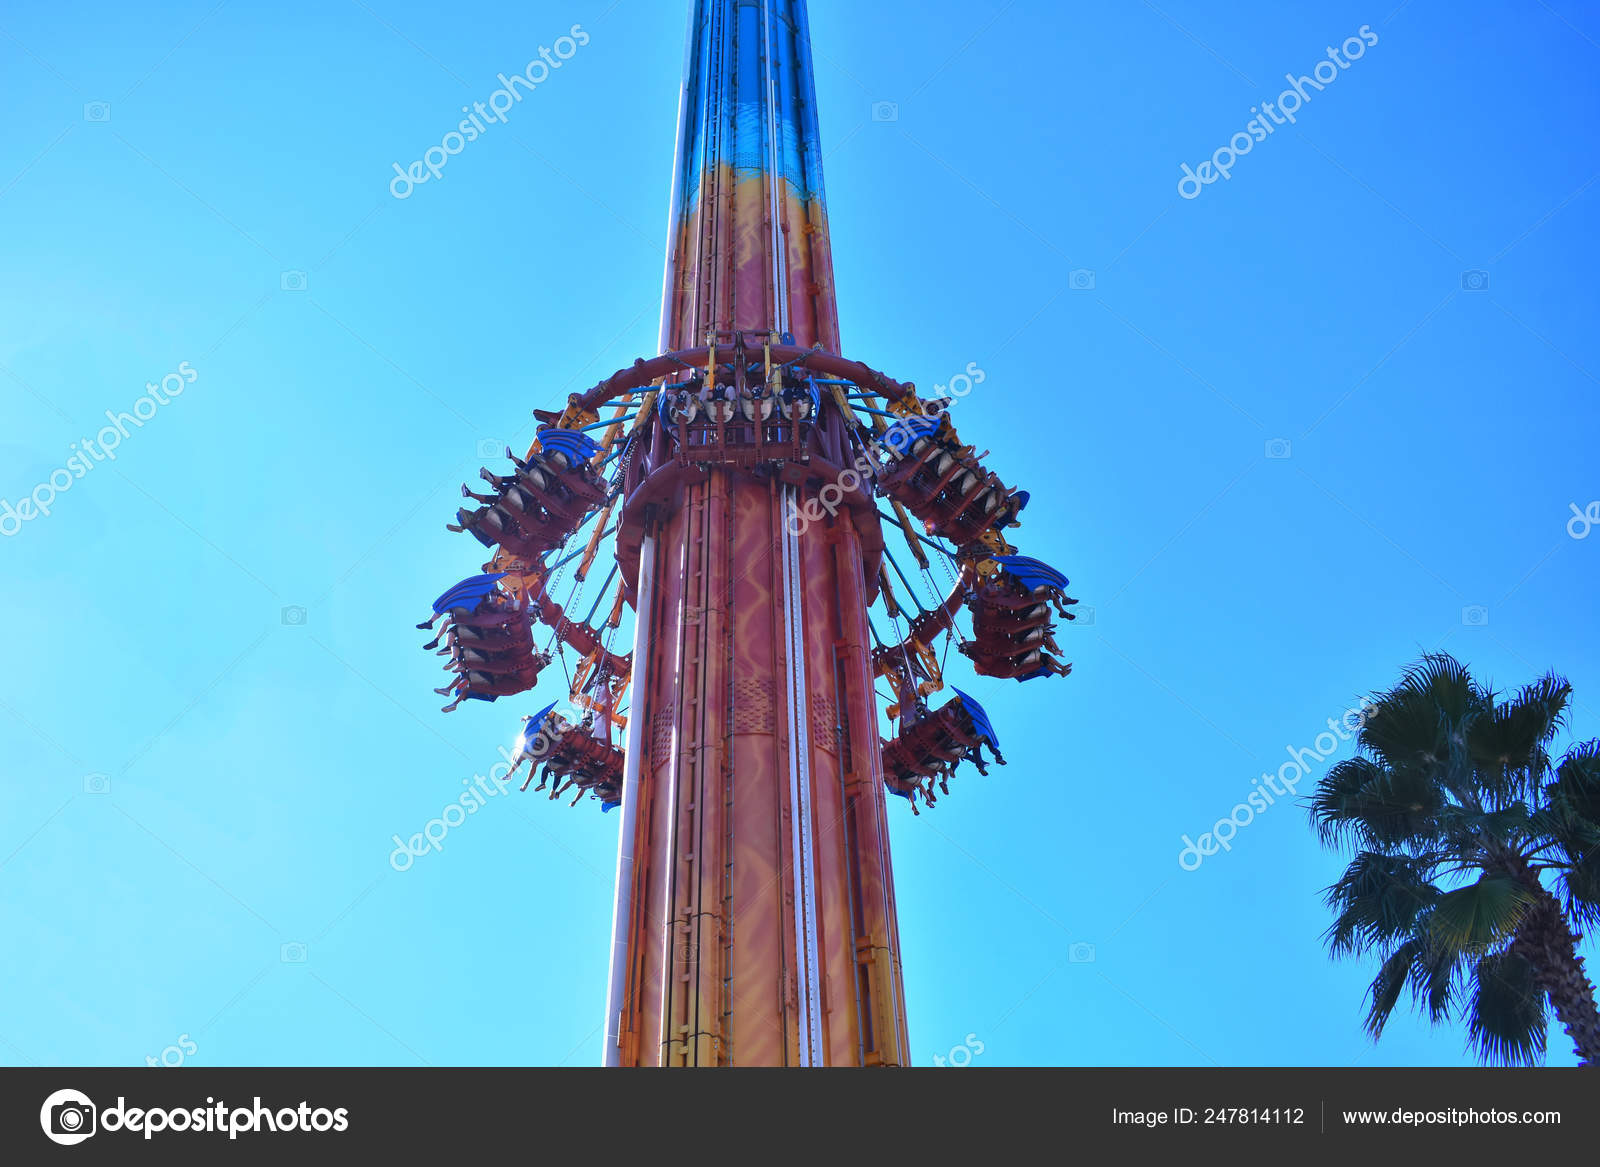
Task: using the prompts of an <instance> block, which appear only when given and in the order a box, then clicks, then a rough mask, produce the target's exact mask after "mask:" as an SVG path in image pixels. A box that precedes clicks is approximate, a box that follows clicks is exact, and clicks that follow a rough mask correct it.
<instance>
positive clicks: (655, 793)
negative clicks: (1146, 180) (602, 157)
mask: <svg viewBox="0 0 1600 1167" xmlns="http://www.w3.org/2000/svg"><path fill="white" fill-rule="evenodd" d="M660 348H661V354H662V355H660V356H657V357H654V358H651V359H648V360H640V361H636V362H635V363H634V364H633V366H631V367H629V368H626V369H622V370H619V371H618V372H617V373H615V374H613V375H612V376H611V377H609V378H607V379H606V380H605V381H602V382H601V383H600V384H598V385H596V386H595V387H594V388H593V389H591V390H589V391H588V392H587V393H582V394H573V395H572V397H571V398H570V399H569V400H568V402H567V403H566V406H565V408H564V409H563V410H562V411H560V412H559V413H558V412H543V411H536V413H537V415H538V416H539V418H540V420H541V422H542V425H541V428H540V431H539V434H538V436H537V438H536V439H535V441H534V443H533V445H532V448H531V449H530V450H529V451H528V452H527V455H526V456H525V457H517V456H516V455H515V454H514V453H513V452H512V451H509V450H508V451H507V454H508V456H509V457H510V459H511V470H512V472H511V473H509V474H496V473H491V472H490V471H488V470H485V471H483V475H482V476H483V478H484V479H485V480H486V481H487V482H488V483H489V486H490V489H489V490H488V491H487V492H486V493H482V494H479V493H474V492H472V491H469V490H468V489H467V488H466V487H463V488H462V491H463V494H465V495H467V496H468V497H469V498H471V499H473V500H474V501H475V502H477V503H479V504H481V505H479V506H477V507H476V508H475V509H467V508H464V509H462V510H461V511H460V512H458V516H457V523H456V524H454V525H453V529H458V530H465V531H468V532H470V533H472V534H473V535H474V536H476V537H477V539H478V540H479V541H480V542H482V543H483V544H484V545H486V546H489V547H492V548H494V556H493V558H492V560H491V561H490V562H489V563H488V564H486V565H485V572H484V574H482V575H479V576H474V577H472V578H470V579H467V580H464V581H462V582H461V583H460V584H457V585H456V586H455V587H453V588H452V589H450V591H448V592H446V593H445V594H444V595H443V596H441V597H440V598H439V600H438V601H437V602H436V603H435V604H434V617H433V620H430V621H429V622H428V624H427V625H424V626H429V625H432V624H433V623H434V622H435V621H438V620H440V619H442V620H443V624H442V626H441V628H440V631H439V636H438V637H437V638H436V639H435V640H434V641H432V642H430V645H429V647H435V648H438V649H439V653H440V655H441V656H446V657H448V658H449V659H448V660H447V661H446V663H445V667H446V668H447V669H449V670H450V671H451V672H452V673H453V674H454V679H453V680H452V682H451V683H450V684H448V685H446V686H445V687H444V688H443V689H441V690H440V692H441V693H444V694H447V695H450V696H452V697H453V698H454V700H453V701H452V703H451V705H450V706H447V708H453V707H454V706H455V705H456V704H458V703H459V702H460V701H461V700H464V699H477V700H489V701H492V700H495V699H496V698H497V697H501V696H509V695H512V694H515V693H519V692H523V691H526V690H529V689H531V688H533V687H534V686H535V684H536V683H537V682H538V680H539V676H540V674H541V671H542V670H543V669H544V668H545V666H547V665H548V664H549V663H550V662H551V661H552V660H553V659H555V657H556V656H557V655H561V654H565V653H566V651H567V650H568V649H570V650H572V652H573V653H574V654H575V656H576V660H575V667H574V669H573V672H572V676H571V685H570V693H569V695H568V696H569V699H570V701H571V703H572V709H570V710H569V712H571V713H572V714H573V716H572V717H570V718H569V717H567V716H564V715H562V714H560V713H557V712H556V710H555V706H554V705H551V706H550V707H548V708H546V709H544V710H542V711H541V712H540V713H538V714H535V715H534V716H532V717H530V718H527V719H526V722H525V726H524V728H523V730H522V733H521V735H520V737H519V740H518V746H517V751H516V754H515V758H516V760H517V762H518V763H519V764H520V762H521V761H522V760H524V759H526V760H528V761H529V763H530V770H529V774H528V778H529V780H530V781H531V780H532V778H533V776H534V770H535V769H537V768H538V767H540V766H541V765H542V766H543V773H544V776H545V782H551V781H553V783H554V788H553V789H552V792H551V797H552V798H553V797H555V796H556V795H557V794H558V793H562V792H565V791H566V790H569V789H576V791H577V794H578V797H579V798H582V797H583V795H584V794H585V793H586V792H587V793H591V794H593V795H594V796H595V797H596V798H598V799H599V800H600V802H601V804H602V807H603V808H604V809H608V810H609V809H613V808H618V807H620V823H619V835H620V839H619V846H618V857H617V891H616V906H615V914H614V919H613V939H612V962H611V972H610V983H609V988H608V996H607V1004H606V1016H605V1044H604V1050H605V1062H606V1064H607V1065H636V1066H637V1065H644V1066H710V1065H730V1064H737V1065H788V1066H821V1065H833V1066H840V1065H854V1066H862V1065H906V1064H908V1063H909V1061H910V1056H909V1051H908V1048H907V1037H906V1019H905V1000H904V992H903V987H902V977H901V966H900V947H899V936H898V931H897V924H896V915H895V894H894V878H893V873H892V870H891V866H890V859H889V830H888V817H887V810H888V808H887V805H886V803H887V800H886V797H885V794H886V792H887V793H893V794H897V795H899V796H900V797H902V798H905V799H906V800H907V801H908V802H910V804H911V809H912V810H913V811H915V810H916V809H917V804H918V802H919V801H921V802H922V803H924V804H925V805H931V804H932V803H933V802H934V801H935V796H934V793H933V792H934V787H935V785H936V784H937V785H938V786H939V787H940V788H941V789H945V783H946V781H947V779H948V778H949V776H950V774H951V771H952V770H953V768H954V766H955V764H956V763H957V762H959V761H962V760H969V761H972V762H975V763H977V764H978V766H979V767H980V768H982V767H983V766H984V760H983V758H982V757H981V750H982V749H983V748H984V747H985V746H987V747H988V748H989V750H990V751H991V753H992V754H993V755H994V757H995V758H996V759H998V758H999V748H998V740H997V738H996V735H995V732H994V730H993V728H992V727H991V725H990V723H989V720H988V718H987V716H986V715H985V713H984V711H983V709H982V708H981V707H979V706H978V704H977V703H976V702H975V701H973V700H972V699H971V698H970V697H967V696H965V695H964V694H961V693H960V692H959V691H956V696H955V697H954V698H953V699H951V700H950V701H949V702H948V703H947V704H945V705H943V706H941V707H939V708H936V709H935V708H931V707H930V706H929V704H928V702H927V700H926V698H927V697H928V696H929V695H930V694H932V693H934V692H936V691H938V690H939V689H940V688H942V687H943V676H942V672H943V665H944V664H945V663H946V661H945V660H944V659H941V657H940V654H939V652H938V651H937V650H936V646H937V644H938V642H939V641H940V639H941V638H948V639H950V640H951V641H955V640H956V639H957V638H958V637H959V640H960V645H959V646H960V650H961V652H962V653H963V654H964V655H966V656H967V657H968V658H970V660H971V661H972V663H973V666H974V669H975V671H976V672H977V673H978V674H980V675H984V676H996V677H1014V678H1017V679H1021V680H1029V679H1033V678H1036V677H1048V676H1050V675H1052V674H1060V673H1065V672H1066V671H1067V670H1068V668H1069V667H1070V666H1067V665H1064V664H1062V663H1061V662H1060V661H1058V660H1057V659H1056V657H1055V656H1054V655H1052V652H1053V650H1055V645H1054V642H1053V640H1052V639H1051V634H1052V632H1053V629H1054V624H1053V615H1052V614H1053V613H1057V614H1060V615H1062V616H1065V617H1066V618H1068V619H1070V618H1071V616H1070V613H1069V612H1068V609H1067V605H1069V604H1070V603H1072V602H1073V601H1071V600H1069V599H1068V598H1066V597H1065V596H1064V595H1063V593H1062V588H1064V587H1065V585H1066V583H1067V581H1066V579H1065V578H1064V577H1062V576H1061V575H1060V574H1059V573H1058V572H1056V571H1054V570H1053V569H1052V568H1049V567H1048V566H1046V565H1044V564H1042V563H1040V562H1038V561H1037V560H1032V559H1027V558H1025V557H1022V556H1018V555H1016V554H1015V548H1013V547H1011V546H1010V544H1008V543H1007V542H1006V541H1005V539H1004V537H1003V536H1002V531H1003V530H1004V529H1006V528H1009V527H1013V526H1015V525H1016V524H1017V514H1018V512H1019V511H1020V510H1021V509H1022V508H1023V506H1025V505H1026V502H1027V495H1026V493H1025V492H1021V491H1015V490H1012V489H1011V488H1008V487H1006V486H1005V485H1004V484H1003V483H1002V482H1001V481H1000V480H999V478H998V477H996V476H995V475H994V474H993V473H991V472H990V471H988V470H987V469H986V468H985V467H984V466H983V464H982V462H981V460H980V459H981V455H980V454H979V453H978V452H977V451H975V450H974V449H973V448H972V447H971V446H965V445H963V444H962V443H961V441H960V439H959V438H958V437H957V436H956V434H955V430H954V428H953V426H952V425H951V422H950V419H949V417H948V416H947V415H946V414H945V413H944V412H943V405H944V404H945V403H943V402H939V401H931V402H930V401H925V400H922V399H921V398H919V397H918V396H917V394H916V391H915V386H913V385H911V384H906V383H901V382H897V381H894V380H892V379H890V378H889V377H886V376H884V375H883V374H881V373H878V372H876V371H874V370H872V369H870V368H868V367H867V366H865V365H862V364H860V363H859V362H857V361H854V360H852V359H848V358H846V357H844V356H843V355H841V348H840V340H839V326H838V313H837V307H836V304H835V300H834V290H833V264H832V257H831V253H830V250H829V233H828V218H827V208H826V204H825V201H824V197H823V186H822V152H821V148H820V142H819V137H818V132H817V111H816V100H815V93H814V81H813V72H812V62H811V48H810V34H809V29H808V27H807V18H806V6H805V0H693V11H692V15H691V23H690V27H689V38H688V52H687V56H686V59H685V67H684V82H683V90H682V94H681V98H680V105H679V114H678V142H677V153H676V160H675V162H674V167H673V184H672V211H671V218H670V223H669V241H668V247H667V263H666V278H665V281H664V284H663V288H662V314H661V337H660ZM602 410H609V411H610V413H609V415H608V416H605V417H602V416H601V412H600V411H602ZM591 435H596V436H591ZM597 438H598V440H597ZM589 527H592V531H590V532H589V534H588V535H587V536H586V537H585V536H582V535H581V534H580V532H582V531H583V530H584V529H586V528H589ZM613 534H614V560H615V563H614V564H613V565H612V566H611V569H610V575H608V576H607V578H606V583H605V584H602V585H601V588H602V595H601V596H600V597H599V598H598V599H597V600H596V601H595V605H594V607H593V609H591V611H590V613H589V616H588V617H587V618H585V619H582V620H579V619H577V618H576V617H575V616H574V615H573V611H574V600H575V598H576V593H577V591H579V590H581V588H582V586H583V583H584V581H585V580H586V579H587V578H588V577H589V574H590V570H591V568H592V567H593V566H594V564H595V561H596V559H597V557H598V555H599V552H600V549H601V546H602V542H603V541H604V540H605V539H606V538H607V537H609V536H612V535H613ZM886 536H891V537H892V538H893V539H894V540H895V541H896V542H897V545H902V544H903V545H904V547H905V549H906V554H907V555H908V556H909V560H908V562H909V561H914V562H915V566H913V567H912V568H911V573H912V575H917V574H918V573H920V577H921V582H920V588H919V587H918V586H913V584H912V582H911V579H909V578H908V577H907V575H906V573H905V572H904V571H902V570H901V567H900V564H899V561H898V560H896V558H895V556H894V553H893V552H892V551H891V550H890V549H889V548H888V547H887V546H886ZM930 552H931V554H930ZM569 567H570V568H571V569H572V577H571V580H570V586H571V588H572V595H571V596H570V597H569V598H568V599H567V600H566V602H565V603H564V604H563V603H559V602H558V601H557V600H556V598H555V592H556V589H557V587H558V586H559V585H560V583H561V577H562V575H563V574H564V573H565V572H566V571H567V570H568V568H569ZM936 571H937V572H939V573H941V578H940V579H939V582H938V584H937V585H935V575H934V573H935V572H936ZM613 582H615V586H616V590H615V596H614V598H613V599H612V601H611V603H610V604H609V608H608V611H609V614H608V615H607V616H606V617H605V618H604V619H603V620H602V622H601V623H600V624H598V625H595V624H593V623H592V621H593V618H594V616H595V615H596V614H597V613H599V612H600V611H601V609H602V601H604V600H605V599H606V598H607V597H606V594H605V590H606V589H608V588H610V587H611V585H612V584H613ZM924 593H925V594H924ZM924 600H926V603H925V602H924ZM874 605H881V606H882V608H883V611H884V613H885V616H886V618H887V619H888V621H889V622H890V624H891V626H892V627H893V629H894V635H892V636H890V637H888V638H887V639H885V638H883V637H880V635H879V633H878V629H877V627H876V625H875V624H874V623H873V621H872V620H871V617H870V614H869V609H870V608H871V607H873V606H874ZM625 606H626V607H631V608H632V610H633V613H634V617H633V651H632V652H631V653H628V654H625V655H619V654H618V653H616V652H613V651H612V647H611V643H612V638H613V634H614V633H615V632H616V630H617V628H618V626H619V623H620V621H621V619H622V616H623V612H624V607H625ZM963 610H965V612H966V613H968V614H969V615H970V617H971V627H972V632H971V635H970V636H968V635H964V634H962V633H961V632H960V630H959V629H958V623H957V618H958V616H959V615H960V614H961V613H962V612H963ZM541 625H542V626H543V627H542V628H541V627H540V626H541ZM544 629H548V630H549V633H548V637H549V643H548V647H547V648H545V649H544V650H543V651H540V650H539V649H538V647H537V645H536V643H535V634H536V633H538V635H539V637H540V638H543V637H544V636H545V635H546V633H545V631H544ZM947 647H948V646H947ZM557 671H558V672H561V671H562V670H557ZM547 675H548V674H547ZM563 679H564V680H565V679H566V678H565V677H563ZM880 679H882V680H883V681H884V682H885V684H886V685H887V686H888V687H889V688H890V689H891V690H892V696H893V700H892V701H891V702H890V703H889V704H888V706H887V709H886V714H887V717H888V719H889V722H890V723H891V728H892V729H895V730H897V732H894V733H893V735H892V736H890V737H889V738H888V739H885V738H883V737H881V736H880V724H879V711H878V705H879V702H878V697H879V694H878V693H877V691H876V689H875V685H876V684H877V682H878V681H879V680H880ZM545 782H541V785H540V788H541V789H542V788H543V787H544V785H545ZM524 786H526V783H525V784H524ZM575 801H576V800H575Z"/></svg>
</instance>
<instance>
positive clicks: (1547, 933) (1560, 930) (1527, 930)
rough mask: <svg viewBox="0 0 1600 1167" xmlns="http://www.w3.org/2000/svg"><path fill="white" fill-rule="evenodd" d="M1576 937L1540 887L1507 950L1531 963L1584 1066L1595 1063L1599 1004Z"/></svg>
mask: <svg viewBox="0 0 1600 1167" xmlns="http://www.w3.org/2000/svg"><path fill="white" fill-rule="evenodd" d="M1578 939H1579V938H1578V937H1577V936H1576V935H1574V934H1573V931H1572V929H1571V927H1569V926H1568V924H1567V917H1566V914H1565V913H1564V912H1562V910H1561V904H1560V902H1559V901H1558V900H1557V899H1556V897H1555V896H1553V895H1551V894H1550V891H1549V890H1548V889H1547V888H1545V887H1543V886H1540V887H1539V890H1538V892H1537V893H1536V898H1535V899H1534V902H1533V904H1532V905H1531V906H1530V907H1529V909H1528V911H1527V914H1526V915H1524V916H1523V918H1522V923H1521V924H1519V925H1518V926H1517V932H1516V936H1515V937H1514V938H1513V940H1512V942H1511V951H1512V952H1514V953H1516V954H1517V955H1519V956H1521V957H1523V958H1524V959H1525V960H1527V961H1528V963H1529V964H1531V965H1533V968H1534V975H1535V978H1536V979H1537V981H1538V984H1539V987H1540V988H1541V989H1543V990H1544V991H1545V992H1546V993H1547V994H1549V996H1550V1007H1551V1008H1552V1009H1554V1010H1555V1013H1556V1019H1557V1020H1558V1021H1560V1022H1561V1028H1562V1029H1564V1030H1566V1031H1567V1036H1568V1037H1570V1038H1572V1044H1573V1046H1574V1047H1575V1048H1576V1049H1577V1051H1578V1056H1579V1057H1580V1058H1581V1059H1583V1061H1582V1064H1583V1065H1585V1066H1597V1067H1600V1008H1597V1007H1596V1005H1595V992H1594V983H1593V982H1592V981H1590V980H1589V976H1588V974H1587V973H1586V972H1585V971H1584V968H1583V957H1581V956H1579V955H1578Z"/></svg>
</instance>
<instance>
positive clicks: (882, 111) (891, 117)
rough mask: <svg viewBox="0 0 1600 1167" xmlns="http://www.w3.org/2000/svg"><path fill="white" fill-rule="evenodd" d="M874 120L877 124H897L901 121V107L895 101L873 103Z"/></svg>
mask: <svg viewBox="0 0 1600 1167" xmlns="http://www.w3.org/2000/svg"><path fill="white" fill-rule="evenodd" d="M872 120H873V121H875V122H897V121H899V120H900V105H899V103H898V102H894V101H875V102H873V103H872Z"/></svg>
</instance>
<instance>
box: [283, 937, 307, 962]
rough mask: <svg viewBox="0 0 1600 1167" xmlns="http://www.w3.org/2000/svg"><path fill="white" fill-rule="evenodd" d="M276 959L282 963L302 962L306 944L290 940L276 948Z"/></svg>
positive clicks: (304, 956)
mask: <svg viewBox="0 0 1600 1167" xmlns="http://www.w3.org/2000/svg"><path fill="white" fill-rule="evenodd" d="M278 959H279V960H281V961H282V962H283V963H284V964H304V963H305V962H306V946H305V945H304V944H302V943H300V941H298V940H291V941H289V943H287V944H285V945H283V946H282V947H280V948H279V949H278Z"/></svg>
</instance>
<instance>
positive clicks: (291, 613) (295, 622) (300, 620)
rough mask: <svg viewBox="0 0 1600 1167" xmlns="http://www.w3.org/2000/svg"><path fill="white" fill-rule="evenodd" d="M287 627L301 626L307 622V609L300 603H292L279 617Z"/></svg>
mask: <svg viewBox="0 0 1600 1167" xmlns="http://www.w3.org/2000/svg"><path fill="white" fill-rule="evenodd" d="M279 618H280V619H281V620H282V621H283V624H284V627H285V628H300V627H303V626H304V625H305V622H306V610H305V609H304V608H302V607H301V606H300V605H299V604H290V605H289V606H288V607H287V608H285V609H284V610H283V612H282V613H281V615H280V617H279Z"/></svg>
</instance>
